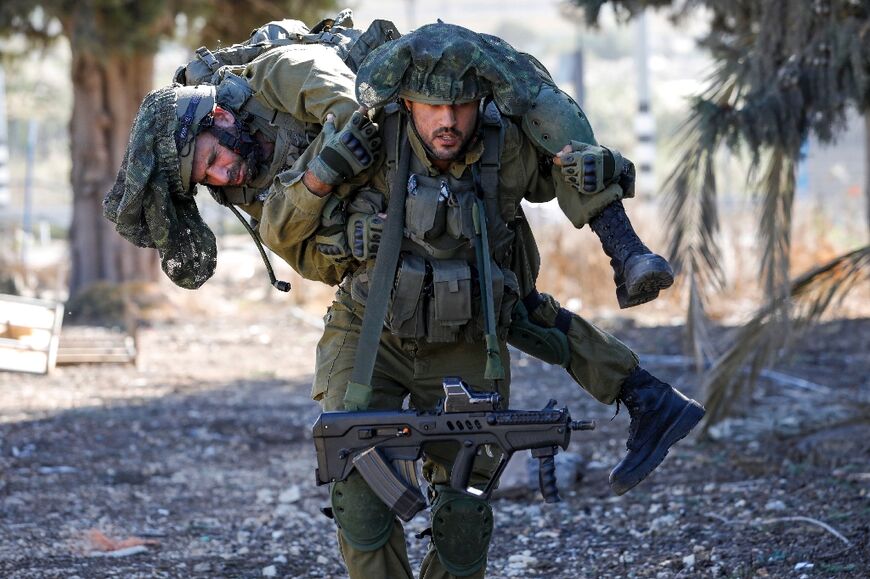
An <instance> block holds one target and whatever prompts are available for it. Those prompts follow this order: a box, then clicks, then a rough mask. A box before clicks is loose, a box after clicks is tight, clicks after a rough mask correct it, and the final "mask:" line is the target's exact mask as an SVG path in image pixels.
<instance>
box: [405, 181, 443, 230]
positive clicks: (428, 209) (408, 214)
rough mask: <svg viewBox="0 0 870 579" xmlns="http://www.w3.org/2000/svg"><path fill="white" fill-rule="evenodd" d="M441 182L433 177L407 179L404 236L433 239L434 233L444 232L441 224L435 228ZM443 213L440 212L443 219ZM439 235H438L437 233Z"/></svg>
mask: <svg viewBox="0 0 870 579" xmlns="http://www.w3.org/2000/svg"><path fill="white" fill-rule="evenodd" d="M440 195H441V182H440V181H439V180H438V179H435V178H433V177H426V176H424V175H411V177H410V178H409V179H408V197H407V198H406V199H405V234H406V235H407V236H408V237H410V238H411V239H417V240H423V239H433V238H434V237H435V235H434V234H435V233H436V232H437V231H438V230H439V229H440V230H441V231H443V230H444V226H443V224H439V225H438V226H437V227H436V224H435V220H436V218H437V217H438V198H439V196H440ZM443 215H444V212H442V218H443ZM439 235H440V233H439Z"/></svg>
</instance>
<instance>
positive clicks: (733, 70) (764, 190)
mask: <svg viewBox="0 0 870 579" xmlns="http://www.w3.org/2000/svg"><path fill="white" fill-rule="evenodd" d="M572 1H573V3H574V4H576V5H577V6H578V7H580V8H582V9H583V10H584V14H585V17H586V18H587V20H588V21H589V22H591V23H595V22H597V20H598V18H599V16H600V11H601V8H602V6H603V5H604V4H605V3H606V0H572ZM610 4H611V5H612V7H613V8H614V10H615V12H616V15H617V18H621V19H623V20H628V19H630V18H632V17H633V16H635V15H637V14H639V13H640V12H642V11H643V10H644V9H646V8H666V9H668V10H669V12H670V15H671V17H672V18H674V19H679V18H681V17H682V16H685V15H686V14H687V13H688V12H689V11H691V10H693V9H696V8H700V7H703V8H704V9H706V12H707V13H708V14H709V15H710V27H709V29H708V31H707V33H706V34H705V36H704V37H703V38H701V39H700V44H701V45H702V46H704V47H706V48H707V49H709V50H710V51H711V53H712V55H713V57H714V59H715V61H716V68H715V70H714V71H713V73H712V75H711V76H710V79H709V83H708V87H707V89H706V90H705V91H704V92H703V93H702V94H700V95H699V96H698V97H696V98H695V99H694V101H693V103H692V112H691V115H690V117H689V119H688V121H687V122H686V124H685V125H684V127H683V129H682V133H681V135H680V142H681V143H682V146H681V147H680V151H679V158H678V159H677V161H676V163H675V167H676V169H675V170H674V172H673V174H672V175H671V176H670V178H669V179H668V181H667V183H666V184H665V195H666V200H667V207H668V217H669V222H670V227H669V230H670V232H671V239H670V250H671V259H672V262H673V265H674V266H675V269H677V270H682V271H684V272H686V273H688V274H689V278H690V282H689V283H690V304H689V320H688V327H689V329H690V339H691V342H692V344H693V347H694V350H695V353H696V355H698V356H703V357H707V358H710V357H715V356H711V354H712V352H713V349H712V348H711V347H710V344H709V343H707V341H706V329H705V327H706V315H705V307H704V306H705V295H706V292H707V291H708V290H709V289H711V288H716V287H718V286H721V284H722V283H723V281H724V279H723V275H722V270H721V267H720V265H719V254H720V251H719V247H718V244H717V233H718V229H719V216H718V211H717V197H718V191H717V179H716V163H715V162H714V159H715V155H716V153H717V151H718V150H719V149H720V147H727V148H728V149H730V150H731V151H732V152H733V153H737V154H739V153H741V152H742V151H746V152H748V153H749V155H750V160H751V167H750V174H749V176H748V181H749V186H750V189H753V188H754V189H755V190H756V191H757V192H758V193H757V196H758V197H759V201H760V206H761V211H760V212H759V223H758V231H759V238H760V247H761V248H762V258H761V262H760V278H761V279H762V280H763V282H764V284H765V288H766V290H767V292H766V293H767V296H768V297H769V301H768V303H767V304H765V305H764V306H763V307H762V308H761V309H759V311H758V312H757V313H756V315H755V317H754V318H753V319H752V321H751V322H750V323H749V324H747V326H746V327H745V328H743V329H742V330H741V331H740V332H739V333H738V335H737V338H736V339H735V340H734V342H733V343H732V345H731V346H730V347H728V349H727V350H726V352H725V354H724V355H723V356H721V357H719V358H718V361H717V363H716V365H715V366H714V367H713V369H712V370H711V372H710V373H709V374H708V377H707V380H706V386H707V391H708V394H709V398H708V414H707V417H708V419H709V421H711V422H712V421H715V420H716V419H719V418H723V417H724V416H726V415H727V411H728V409H729V408H730V406H731V402H732V401H733V399H734V398H736V397H737V396H738V395H739V394H740V393H741V392H742V390H743V383H744V382H743V379H742V376H743V373H742V372H741V370H742V368H744V367H745V366H746V365H747V364H748V365H750V372H749V374H750V380H749V383H750V385H751V382H752V377H754V376H755V375H757V374H758V372H759V370H760V369H761V368H762V367H763V366H764V365H765V364H768V363H770V362H771V361H772V360H774V359H775V358H776V356H777V354H778V352H779V349H780V346H782V345H784V344H785V342H786V338H787V336H788V335H789V330H790V329H792V328H794V327H795V326H808V325H810V324H812V323H813V322H815V321H816V320H818V319H819V318H820V317H821V316H822V314H823V313H824V312H825V311H826V309H827V308H828V307H829V306H831V305H832V304H834V303H836V302H837V301H838V300H835V299H833V297H834V296H838V295H840V294H841V293H845V292H847V291H848V290H849V289H851V288H852V287H853V286H854V285H855V283H856V282H857V280H861V281H864V280H865V279H866V277H867V271H868V268H870V261H868V259H867V256H868V252H870V246H867V247H864V248H861V249H859V250H857V252H853V253H849V254H846V255H844V256H841V257H840V258H838V259H836V260H834V261H832V262H831V263H829V264H825V265H824V266H820V267H819V268H817V269H815V270H813V271H811V272H808V273H807V274H804V275H803V276H801V277H800V278H798V279H797V280H795V281H794V282H791V281H790V280H789V266H790V263H789V254H790V250H791V224H792V207H793V202H794V193H795V172H796V167H797V164H798V161H799V158H800V148H801V145H802V143H804V142H805V141H806V139H807V138H808V137H810V136H815V137H816V138H818V139H819V140H820V141H821V142H823V143H828V142H831V141H833V140H834V139H835V138H836V136H837V135H838V133H840V132H841V131H842V129H844V128H845V118H846V112H847V110H848V109H849V108H850V107H854V108H856V109H857V110H859V111H860V112H862V113H864V114H865V115H868V114H870V43H868V42H867V36H868V34H870V5H868V3H867V2H857V1H854V0H813V1H812V2H807V1H806V0H763V1H758V0H674V1H666V0H611V1H610ZM867 195H868V202H870V191H868V192H867ZM804 304H809V305H808V306H807V307H803V306H804ZM789 314H791V315H789ZM792 322H794V324H792ZM699 365H700V360H699Z"/></svg>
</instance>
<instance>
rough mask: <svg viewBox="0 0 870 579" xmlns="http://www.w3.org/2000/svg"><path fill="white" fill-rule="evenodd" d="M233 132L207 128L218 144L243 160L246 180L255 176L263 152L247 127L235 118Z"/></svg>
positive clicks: (219, 128)
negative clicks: (245, 168) (246, 174)
mask: <svg viewBox="0 0 870 579" xmlns="http://www.w3.org/2000/svg"><path fill="white" fill-rule="evenodd" d="M233 125H234V127H235V131H234V132H233V131H229V130H227V129H224V128H222V127H218V126H216V125H214V124H213V121H212V125H211V126H210V127H208V130H209V131H210V132H211V134H212V135H214V136H215V137H217V140H218V143H219V144H220V145H221V146H224V147H226V148H227V149H229V150H231V151H232V152H233V153H235V154H237V155H239V156H241V157H242V158H243V159H244V160H245V165H246V166H247V169H248V178H249V179H253V178H254V177H256V176H257V168H258V167H259V165H260V162H261V161H262V160H263V150H262V147H260V144H259V143H258V142H257V140H256V139H255V138H254V137H253V135H251V132H250V131H249V130H248V128H247V126H246V125H245V124H244V123H242V121H241V120H239V118H238V117H237V118H236V119H235V121H234V122H233Z"/></svg>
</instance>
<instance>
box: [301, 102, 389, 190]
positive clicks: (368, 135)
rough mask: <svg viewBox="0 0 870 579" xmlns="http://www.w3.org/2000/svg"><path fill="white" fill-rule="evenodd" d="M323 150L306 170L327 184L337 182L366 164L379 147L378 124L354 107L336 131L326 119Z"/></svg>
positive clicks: (369, 163) (335, 183) (358, 171)
mask: <svg viewBox="0 0 870 579" xmlns="http://www.w3.org/2000/svg"><path fill="white" fill-rule="evenodd" d="M323 133H324V142H323V150H322V151H320V154H319V155H318V156H317V157H316V158H315V159H314V160H313V161H311V163H309V164H308V170H309V171H311V172H312V173H313V174H314V176H315V177H316V178H317V179H319V180H320V181H322V182H323V183H326V184H328V185H340V184H341V183H344V182H345V181H347V180H348V179H350V178H352V177H355V176H356V175H359V174H360V173H362V172H363V171H364V170H365V169H367V168H369V167H370V166H371V164H372V162H374V159H375V155H376V153H377V151H378V150H379V149H380V147H381V137H380V135H379V134H378V126H377V125H376V124H375V123H373V122H371V121H370V120H369V118H368V116H366V115H364V114H362V113H361V112H359V111H357V112H355V113H353V115H352V116H351V117H350V120H349V121H348V122H347V124H346V125H345V126H344V128H342V129H341V130H340V131H337V132H336V129H335V122H334V121H333V120H332V119H329V120H327V121H326V123H324V125H323Z"/></svg>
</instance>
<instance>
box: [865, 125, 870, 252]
mask: <svg viewBox="0 0 870 579" xmlns="http://www.w3.org/2000/svg"><path fill="white" fill-rule="evenodd" d="M864 217H865V218H866V220H867V221H866V223H865V225H867V236H868V239H870V110H868V111H866V112H865V113H864Z"/></svg>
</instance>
